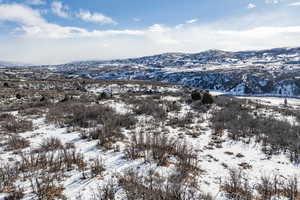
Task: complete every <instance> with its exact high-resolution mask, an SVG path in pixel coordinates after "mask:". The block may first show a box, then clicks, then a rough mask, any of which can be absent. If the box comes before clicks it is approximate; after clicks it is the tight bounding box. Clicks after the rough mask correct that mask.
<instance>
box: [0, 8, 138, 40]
mask: <svg viewBox="0 0 300 200" xmlns="http://www.w3.org/2000/svg"><path fill="white" fill-rule="evenodd" d="M0 21H11V22H17V23H20V24H21V26H19V27H18V29H17V30H18V31H19V32H22V33H23V34H24V35H23V37H32V38H50V39H51V38H53V39H63V38H76V37H77V38H80V37H101V36H106V35H122V34H125V35H139V34H142V33H143V32H142V31H139V30H93V31H88V30H86V29H83V28H79V27H72V26H60V25H57V24H53V23H49V22H48V21H46V20H45V19H44V18H43V17H42V16H41V13H40V11H39V10H34V9H32V8H30V7H27V6H24V5H21V4H2V5H0Z"/></svg>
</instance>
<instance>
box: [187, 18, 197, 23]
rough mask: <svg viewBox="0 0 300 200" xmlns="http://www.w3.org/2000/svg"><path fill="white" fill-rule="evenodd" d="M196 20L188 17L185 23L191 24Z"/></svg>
mask: <svg viewBox="0 0 300 200" xmlns="http://www.w3.org/2000/svg"><path fill="white" fill-rule="evenodd" d="M197 21H198V19H190V20H187V21H186V22H185V23H186V24H193V23H196V22H197Z"/></svg>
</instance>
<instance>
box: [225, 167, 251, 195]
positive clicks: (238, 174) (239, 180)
mask: <svg viewBox="0 0 300 200" xmlns="http://www.w3.org/2000/svg"><path fill="white" fill-rule="evenodd" d="M221 188H222V189H223V191H225V194H226V196H227V197H228V198H229V199H239V200H252V199H253V191H252V188H251V186H250V185H249V182H248V180H247V179H246V178H244V176H243V174H242V171H240V170H236V169H230V170H229V178H228V180H226V181H225V182H224V183H223V184H222V185H221Z"/></svg>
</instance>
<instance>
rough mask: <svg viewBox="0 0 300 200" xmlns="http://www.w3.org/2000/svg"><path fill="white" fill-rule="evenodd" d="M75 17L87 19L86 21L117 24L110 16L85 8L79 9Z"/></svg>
mask: <svg viewBox="0 0 300 200" xmlns="http://www.w3.org/2000/svg"><path fill="white" fill-rule="evenodd" d="M77 17H78V18H80V19H82V20H84V21H87V22H95V23H100V24H117V22H115V21H114V20H113V19H112V18H110V17H108V16H105V15H104V14H102V13H92V12H90V11H87V10H80V11H79V13H78V14H77Z"/></svg>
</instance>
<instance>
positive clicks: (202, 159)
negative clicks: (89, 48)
mask: <svg viewBox="0 0 300 200" xmlns="http://www.w3.org/2000/svg"><path fill="white" fill-rule="evenodd" d="M42 73H45V72H42ZM19 76H20V74H19ZM24 80H26V81H24ZM0 83H1V84H0V89H1V90H0V97H1V99H0V110H1V111H3V110H5V112H4V111H3V112H1V114H0V199H1V200H2V199H5V198H6V197H10V198H11V199H23V200H29V199H47V200H48V199H71V200H77V199H86V200H95V199H103V200H104V199H105V200H108V199H109V200H114V199H115V200H140V199H143V200H175V199H180V200H199V199H203V200H211V199H214V200H229V199H249V200H252V199H253V200H254V199H261V200H263V199H280V200H281V199H282V200H284V199H297V198H299V192H298V191H299V189H300V188H298V187H299V185H297V181H298V180H299V177H300V173H299V163H300V154H299V152H300V151H299V141H300V139H299V135H298V134H297V133H299V132H298V131H299V130H300V125H299V122H300V115H299V109H300V108H299V104H298V103H299V102H298V101H297V100H293V101H292V100H291V101H290V100H288V102H287V104H282V103H278V101H275V100H274V98H272V99H270V103H269V102H266V101H265V100H262V101H260V99H248V100H245V99H240V100H239V99H237V98H234V97H227V96H215V97H213V101H212V100H211V96H210V95H209V94H208V93H206V92H204V91H193V89H190V88H185V87H182V86H180V85H172V84H165V83H157V82H145V81H115V80H114V81H109V80H107V81H105V80H94V79H63V78H61V77H60V78H57V77H56V78H55V77H53V75H52V77H51V78H48V79H47V80H45V79H40V80H37V79H33V80H32V79H30V78H28V77H23V79H21V80H17V79H11V80H8V79H5V80H1V82H0ZM258 100H259V101H258ZM271 100H272V101H271Z"/></svg>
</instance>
